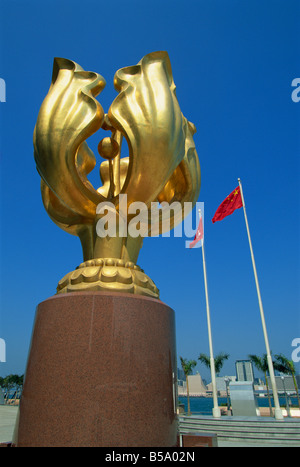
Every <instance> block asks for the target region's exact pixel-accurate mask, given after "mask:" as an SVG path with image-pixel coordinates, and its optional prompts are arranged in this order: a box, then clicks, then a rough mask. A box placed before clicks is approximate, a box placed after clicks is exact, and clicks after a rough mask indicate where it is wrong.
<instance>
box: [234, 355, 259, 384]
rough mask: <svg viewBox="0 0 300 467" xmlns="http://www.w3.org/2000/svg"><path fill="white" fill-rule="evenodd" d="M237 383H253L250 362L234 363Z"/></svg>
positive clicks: (238, 361) (239, 361)
mask: <svg viewBox="0 0 300 467" xmlns="http://www.w3.org/2000/svg"><path fill="white" fill-rule="evenodd" d="M235 369H236V377H237V381H252V382H254V373H253V365H252V362H251V360H237V361H236V362H235Z"/></svg>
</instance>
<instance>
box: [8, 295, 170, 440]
mask: <svg viewBox="0 0 300 467" xmlns="http://www.w3.org/2000/svg"><path fill="white" fill-rule="evenodd" d="M176 373H177V368H176V349H175V324H174V312H173V310H172V309H171V308H169V307H168V306H166V305H165V304H164V303H162V302H161V301H159V300H157V299H153V298H148V297H141V296H138V295H131V294H113V293H111V294H110V293H106V292H75V293H68V294H62V295H56V296H53V297H51V298H49V299H48V300H45V301H44V302H42V303H40V304H39V305H38V307H37V311H36V319H35V325H34V330H33V335H32V342H31V349H30V352H29V357H28V364H27V370H26V375H25V384H24V389H23V394H22V398H21V403H20V408H19V417H18V421H17V423H16V430H15V435H14V441H13V443H14V445H16V446H105V447H119V446H123V447H126V446H131V447H135V446H145V447H148V446H150V447H155V446H156V447H164V446H166V447H171V446H176V441H177V419H176V408H175V405H176Z"/></svg>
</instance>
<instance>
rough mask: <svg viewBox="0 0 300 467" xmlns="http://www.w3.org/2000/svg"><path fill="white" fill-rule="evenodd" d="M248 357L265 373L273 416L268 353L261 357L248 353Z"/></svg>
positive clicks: (271, 414)
mask: <svg viewBox="0 0 300 467" xmlns="http://www.w3.org/2000/svg"><path fill="white" fill-rule="evenodd" d="M248 358H249V359H250V360H251V362H252V363H253V365H254V366H255V367H256V368H257V369H258V371H261V372H262V373H264V375H265V380H266V386H267V394H268V400H269V408H270V416H271V417H273V409H272V403H271V396H270V390H269V384H268V378H267V374H268V371H269V365H268V358H267V354H263V356H262V357H259V356H258V355H248Z"/></svg>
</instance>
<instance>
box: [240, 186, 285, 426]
mask: <svg viewBox="0 0 300 467" xmlns="http://www.w3.org/2000/svg"><path fill="white" fill-rule="evenodd" d="M238 182H239V187H240V192H241V198H242V203H243V209H244V216H245V222H246V229H247V234H248V240H249V247H250V253H251V259H252V266H253V272H254V279H255V284H256V290H257V297H258V304H259V310H260V316H261V321H262V328H263V333H264V338H265V345H266V351H267V361H268V367H269V375H270V380H271V384H272V389H273V398H274V404H275V418H276V419H277V420H283V414H282V410H281V408H280V405H279V399H278V392H277V386H276V380H275V374H274V367H273V361H272V357H271V351H270V346H269V339H268V334H267V327H266V322H265V315H264V310H263V304H262V300H261V295H260V288H259V282H258V277H257V272H256V266H255V259H254V254H253V248H252V242H251V237H250V230H249V224H248V219H247V213H246V206H245V200H244V195H243V188H242V182H241V179H240V178H238Z"/></svg>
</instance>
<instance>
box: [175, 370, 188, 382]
mask: <svg viewBox="0 0 300 467" xmlns="http://www.w3.org/2000/svg"><path fill="white" fill-rule="evenodd" d="M177 380H178V381H185V380H186V378H185V374H184V371H183V369H182V368H177Z"/></svg>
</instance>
